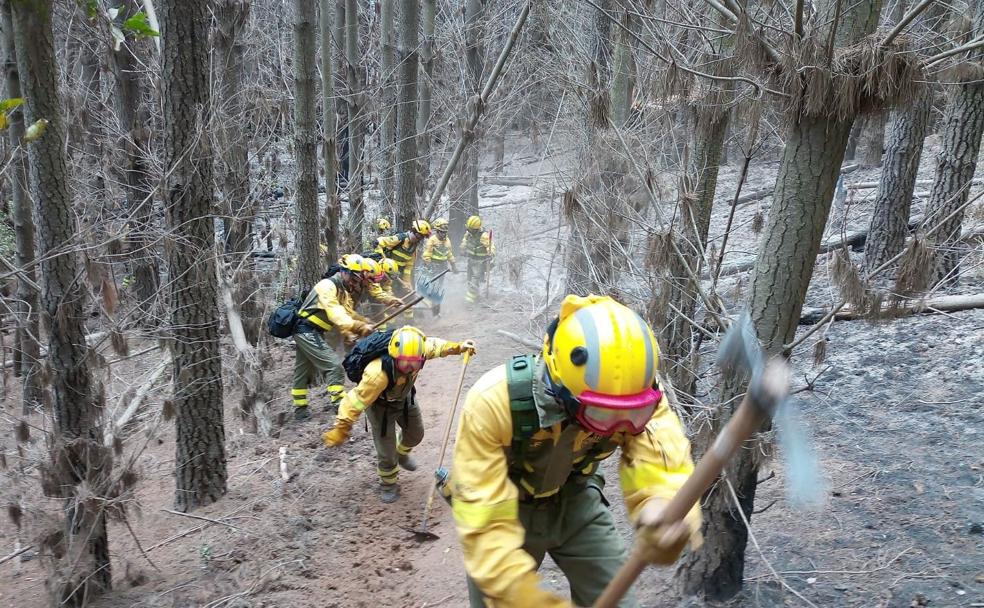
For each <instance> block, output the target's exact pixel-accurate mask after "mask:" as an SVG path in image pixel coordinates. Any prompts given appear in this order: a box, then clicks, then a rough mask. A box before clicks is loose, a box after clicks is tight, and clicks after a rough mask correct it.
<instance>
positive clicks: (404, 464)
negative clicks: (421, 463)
mask: <svg viewBox="0 0 984 608" xmlns="http://www.w3.org/2000/svg"><path fill="white" fill-rule="evenodd" d="M396 462H397V464H399V465H400V467H401V468H402V469H404V470H406V471H416V470H417V461H416V460H414V459H413V456H411V455H410V454H400V455H399V456H397V457H396Z"/></svg>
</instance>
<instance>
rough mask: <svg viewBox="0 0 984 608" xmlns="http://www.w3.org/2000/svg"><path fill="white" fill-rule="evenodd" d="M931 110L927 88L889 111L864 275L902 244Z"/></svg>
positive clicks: (865, 256) (895, 252)
mask: <svg viewBox="0 0 984 608" xmlns="http://www.w3.org/2000/svg"><path fill="white" fill-rule="evenodd" d="M932 109H933V90H932V88H931V87H929V86H927V87H926V90H925V91H924V93H923V94H922V95H920V96H919V98H918V99H917V100H916V101H915V102H914V103H913V105H912V107H911V108H908V109H906V110H904V111H895V112H892V132H891V134H890V135H889V139H888V147H887V148H886V150H885V160H884V165H883V167H882V172H881V178H880V181H879V184H878V195H877V196H876V197H875V204H874V209H873V210H872V212H871V224H870V227H869V229H868V239H867V241H866V242H865V248H864V265H863V269H864V272H865V273H866V274H867V273H870V272H871V271H873V270H874V269H875V268H878V267H879V266H881V265H882V264H884V263H885V262H887V261H888V260H890V259H892V258H893V257H895V255H896V254H898V253H899V252H900V251H902V247H903V246H904V245H905V238H906V235H907V234H908V233H909V211H910V209H911V207H912V193H913V190H914V189H915V186H916V174H917V173H918V171H919V159H920V157H921V156H922V150H923V142H924V141H925V139H926V131H927V129H928V127H929V118H930V115H931V113H932Z"/></svg>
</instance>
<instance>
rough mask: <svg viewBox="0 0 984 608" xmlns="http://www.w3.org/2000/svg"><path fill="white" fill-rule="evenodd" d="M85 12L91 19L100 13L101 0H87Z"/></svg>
mask: <svg viewBox="0 0 984 608" xmlns="http://www.w3.org/2000/svg"><path fill="white" fill-rule="evenodd" d="M85 14H86V16H87V17H88V18H89V19H95V18H96V16H98V15H99V0H85Z"/></svg>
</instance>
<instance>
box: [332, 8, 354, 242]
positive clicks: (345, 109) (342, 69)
mask: <svg viewBox="0 0 984 608" xmlns="http://www.w3.org/2000/svg"><path fill="white" fill-rule="evenodd" d="M346 1H347V0H335V23H334V24H333V26H332V27H333V28H334V34H335V35H334V40H335V65H336V66H337V69H338V73H339V74H341V75H342V77H343V78H345V79H347V78H348V63H346V61H345V32H346V31H347V30H346V28H345V2H346ZM347 89H348V84H347V82H346V85H345V91H344V92H346V93H347ZM341 97H342V95H341V93H337V94H336V96H335V115H336V121H337V124H338V128H337V129H336V131H335V141H336V142H337V146H338V148H337V149H338V173H339V179H338V188H339V190H341V189H342V188H344V189H345V190H346V197H347V196H348V194H347V192H348V187H349V186H348V182H349V135H348V134H349V127H350V124H349V121H350V115H349V104H348V97H347V96H345V97H344V99H341ZM339 198H341V192H339ZM341 213H342V212H341V201H339V209H338V216H339V223H341ZM338 236H339V245H338V247H339V249H342V248H343V247H342V245H343V244H344V243H343V242H342V241H344V240H345V238H343V235H342V232H341V229H339V233H338Z"/></svg>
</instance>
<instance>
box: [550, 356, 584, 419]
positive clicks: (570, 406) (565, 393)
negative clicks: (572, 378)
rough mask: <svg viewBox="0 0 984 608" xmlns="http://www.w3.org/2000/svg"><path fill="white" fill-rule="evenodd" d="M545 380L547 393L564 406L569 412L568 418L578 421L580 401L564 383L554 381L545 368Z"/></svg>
mask: <svg viewBox="0 0 984 608" xmlns="http://www.w3.org/2000/svg"><path fill="white" fill-rule="evenodd" d="M543 380H544V383H545V384H546V387H547V390H546V393H547V395H549V396H551V397H553V399H554V401H556V402H557V405H559V406H561V407H563V408H564V412H565V413H566V414H567V419H568V420H569V421H570V422H576V421H577V408H578V403H577V399H576V398H575V397H574V395H572V394H571V392H570V391H569V390H567V388H566V387H565V386H564V385H563V384H560V383H559V382H554V380H553V378H551V377H550V372H549V371H548V370H547V369H544V370H543Z"/></svg>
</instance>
